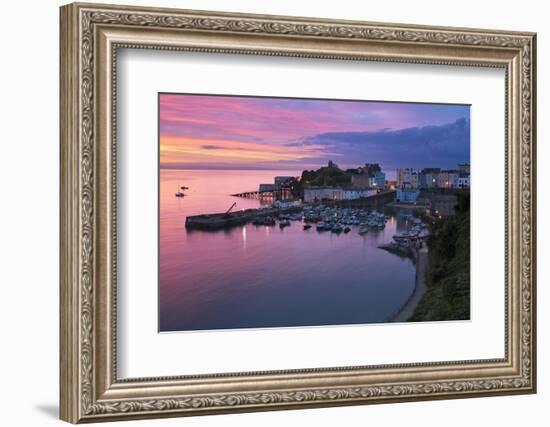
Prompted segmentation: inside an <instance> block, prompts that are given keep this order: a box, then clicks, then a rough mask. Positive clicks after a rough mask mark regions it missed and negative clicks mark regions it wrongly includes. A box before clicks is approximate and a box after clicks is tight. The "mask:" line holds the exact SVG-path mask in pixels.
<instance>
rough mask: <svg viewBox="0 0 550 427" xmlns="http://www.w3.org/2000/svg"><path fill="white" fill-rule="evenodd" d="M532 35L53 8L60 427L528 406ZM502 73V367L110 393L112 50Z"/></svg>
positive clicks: (399, 368) (354, 371)
mask: <svg viewBox="0 0 550 427" xmlns="http://www.w3.org/2000/svg"><path fill="white" fill-rule="evenodd" d="M535 42H536V37H535V34H533V33H519V32H508V31H488V30H476V29H458V28H436V27H424V26H411V25H400V24H381V23H367V22H352V21H329V20H321V19H310V18H294V17H279V16H263V15H242V14H229V13H215V12H198V11H188V10H174V9H155V8H138V7H127V6H112V5H99V4H78V3H77V4H71V5H67V6H63V7H62V8H61V39H60V43H61V49H60V50H61V84H60V108H61V113H60V135H61V166H62V169H61V177H60V178H61V206H60V207H61V219H60V228H61V240H60V255H61V261H60V262H61V265H60V271H61V280H60V290H61V293H60V305H61V312H60V317H61V319H60V324H61V330H60V337H61V356H60V372H61V374H60V382H61V418H62V419H63V420H66V421H69V422H72V423H77V422H90V421H107V420H117V419H128V418H151V417H166V416H181V415H199V414H213V413H226V412H238V411H257V410H274V409H285V408H305V407H314V406H329V405H350V404H365V403H382V402H399V401H409V400H427V399H442V398H457V397H475V396H486V395H494V394H519V393H533V392H535V390H536V340H535V326H536V318H535V290H536V289H535V277H536V274H535V271H536V270H535V268H536V257H535V256H536V254H535V247H536V242H535V235H536V217H535V214H536V185H535V176H536V173H535V131H536V129H535V121H536V118H535V81H536V78H535V68H536V66H535V58H536V57H535V51H536V44H535ZM119 47H125V48H140V49H141V48H151V49H170V50H191V51H202V52H223V53H228V54H232V53H241V54H251V55H282V56H299V57H314V58H327V59H345V60H370V61H392V62H405V63H430V64H445V65H471V66H483V67H502V68H504V69H505V70H506V76H507V79H506V90H505V93H504V96H505V97H506V105H507V117H506V177H504V179H505V180H506V230H505V235H506V271H505V277H506V284H505V286H506V325H505V328H506V340H505V341H506V342H505V357H504V358H503V359H498V360H473V361H458V362H444V363H436V362H434V363H424V364H405V365H384V366H356V367H337V368H331V369H310V370H292V371H274V372H248V373H242V374H235V375H232V374H219V375H205V376H191V377H174V378H142V379H135V380H119V379H117V375H116V334H115V332H116V286H115V285H116V256H115V255H116V186H115V185H114V184H115V178H114V176H115V167H116V157H115V154H116V152H115V150H114V147H115V136H116V115H115V112H116V109H115V103H116V90H115V89H116V72H115V64H116V52H117V48H119Z"/></svg>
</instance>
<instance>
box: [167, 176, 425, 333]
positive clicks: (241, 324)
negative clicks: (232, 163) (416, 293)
mask: <svg viewBox="0 0 550 427" xmlns="http://www.w3.org/2000/svg"><path fill="white" fill-rule="evenodd" d="M275 175H285V176H286V175H296V176H297V175H299V172H297V171H229V170H223V171H222V170H214V171H212V170H208V171H206V170H164V169H163V170H161V172H160V250H159V253H160V260H159V268H160V270H159V279H160V280H159V286H160V289H159V297H160V307H159V310H160V315H159V318H160V331H185V330H205V329H233V328H258V327H284V326H312V325H341V324H359V323H375V322H384V321H386V320H387V319H388V317H389V316H391V315H392V314H394V313H395V312H396V311H397V310H399V308H400V307H401V306H402V305H403V303H404V302H405V301H406V300H407V298H408V297H409V295H410V294H411V292H412V291H413V288H414V276H415V269H414V265H413V264H412V262H411V261H410V260H408V259H405V258H400V257H398V256H395V255H392V254H390V253H388V252H386V251H383V250H381V249H378V248H377V245H380V244H382V243H387V242H389V241H391V238H392V236H393V235H394V234H396V232H399V231H401V230H402V229H403V230H404V229H405V227H406V226H405V223H404V220H400V219H398V217H396V216H395V215H393V214H391V213H389V214H390V215H391V218H390V220H389V221H388V223H387V225H386V228H385V229H384V230H382V231H378V232H376V231H374V232H372V231H371V232H369V233H368V234H366V235H364V236H360V235H359V234H358V233H357V228H356V227H353V229H352V231H351V232H350V233H348V234H343V233H342V234H340V235H336V234H334V233H330V232H323V233H319V232H317V231H316V230H315V228H314V227H313V228H312V229H310V230H308V231H304V230H303V228H302V223H301V222H292V225H291V226H289V227H286V228H284V229H282V230H281V229H280V228H279V227H278V226H277V227H264V226H255V225H252V224H248V225H245V226H242V227H235V228H232V229H229V230H222V231H216V232H211V231H196V230H194V231H189V230H186V229H185V217H186V216H188V215H196V214H201V213H213V212H224V211H225V210H227V209H228V208H229V207H230V206H231V204H232V203H234V202H236V203H237V207H236V209H237V210H239V209H246V208H251V207H257V206H260V202H259V201H258V200H250V199H241V198H235V197H232V196H230V194H233V193H237V192H242V191H246V190H256V189H257V187H258V184H259V183H270V182H273V177H274V176H275ZM182 185H185V186H188V187H189V190H186V191H185V193H186V194H187V196H186V197H185V198H176V197H175V196H174V194H175V193H176V191H178V189H179V187H180V186H182Z"/></svg>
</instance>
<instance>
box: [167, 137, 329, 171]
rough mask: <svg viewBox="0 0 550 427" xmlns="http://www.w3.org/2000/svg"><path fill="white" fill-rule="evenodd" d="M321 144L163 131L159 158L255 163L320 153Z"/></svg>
mask: <svg viewBox="0 0 550 427" xmlns="http://www.w3.org/2000/svg"><path fill="white" fill-rule="evenodd" d="M320 148H321V147H318V146H314V145H312V146H307V147H286V146H280V145H275V144H267V143H251V142H246V143H245V142H239V141H230V140H222V139H197V138H185V137H179V136H166V135H161V138H160V162H161V164H165V165H169V164H170V163H177V162H179V161H181V159H182V156H184V158H185V160H186V163H197V164H199V163H210V162H219V161H223V162H224V163H232V164H256V163H258V162H278V161H293V160H299V159H302V158H304V157H309V156H317V155H319V153H320V152H321V151H320Z"/></svg>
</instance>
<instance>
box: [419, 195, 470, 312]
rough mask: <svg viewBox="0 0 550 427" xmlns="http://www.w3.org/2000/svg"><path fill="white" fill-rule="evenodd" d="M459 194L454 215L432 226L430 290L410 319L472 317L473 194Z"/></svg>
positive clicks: (428, 288)
mask: <svg viewBox="0 0 550 427" xmlns="http://www.w3.org/2000/svg"><path fill="white" fill-rule="evenodd" d="M457 197H458V199H457V206H456V207H455V215H454V216H451V217H449V218H446V219H444V220H443V221H441V222H437V223H436V224H435V225H434V226H433V230H432V234H431V236H430V238H429V239H428V248H429V261H428V264H429V269H428V273H427V274H426V287H427V290H426V293H425V294H424V296H423V297H422V299H421V300H420V302H419V303H418V305H417V306H416V308H415V309H414V312H413V314H412V316H411V317H410V318H409V319H408V320H409V321H412V322H418V321H441V320H468V319H470V195H469V192H460V193H458V194H457Z"/></svg>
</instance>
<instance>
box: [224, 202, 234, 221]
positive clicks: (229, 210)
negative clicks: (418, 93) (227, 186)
mask: <svg viewBox="0 0 550 427" xmlns="http://www.w3.org/2000/svg"><path fill="white" fill-rule="evenodd" d="M235 206H237V202H234V203H233V204H232V205H231V206H230V207H229V209H227V211H226V212H225V213H224V214H223V217H224V218H229V213H230V212H231V211H232V210H233V208H234V207H235Z"/></svg>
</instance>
